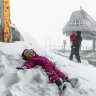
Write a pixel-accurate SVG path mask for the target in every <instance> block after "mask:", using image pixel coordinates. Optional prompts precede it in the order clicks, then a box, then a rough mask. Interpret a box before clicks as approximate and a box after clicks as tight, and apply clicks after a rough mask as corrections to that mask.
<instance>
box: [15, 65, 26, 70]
mask: <svg viewBox="0 0 96 96" xmlns="http://www.w3.org/2000/svg"><path fill="white" fill-rule="evenodd" d="M16 69H17V70H24V69H27V67H26V66H22V67H16Z"/></svg>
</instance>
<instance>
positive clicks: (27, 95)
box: [0, 29, 96, 96]
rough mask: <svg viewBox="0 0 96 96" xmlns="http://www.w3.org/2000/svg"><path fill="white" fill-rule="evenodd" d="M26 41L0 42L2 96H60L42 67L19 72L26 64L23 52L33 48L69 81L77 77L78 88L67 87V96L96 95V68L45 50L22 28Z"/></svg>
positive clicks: (0, 94) (0, 91)
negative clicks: (17, 68)
mask: <svg viewBox="0 0 96 96" xmlns="http://www.w3.org/2000/svg"><path fill="white" fill-rule="evenodd" d="M19 30H20V32H21V34H22V35H23V37H24V39H25V41H20V42H19V41H18V42H14V43H0V96H60V94H59V91H58V87H57V86H56V85H55V84H50V83H49V79H48V77H47V75H46V73H45V72H44V71H43V69H42V68H41V67H40V66H35V67H34V68H32V69H27V70H24V71H22V70H19V71H18V70H16V67H19V66H21V65H23V64H24V62H25V61H24V60H22V58H21V53H22V51H23V50H24V49H25V48H28V49H34V50H35V51H36V52H37V53H38V54H39V55H43V56H46V57H48V58H49V59H50V60H51V61H52V62H55V64H56V66H57V67H58V68H59V69H60V70H61V71H62V72H64V73H66V74H67V75H68V76H69V78H73V77H77V78H78V79H79V86H78V88H76V89H72V88H68V90H66V92H67V95H64V96H96V76H95V74H96V68H95V67H93V66H91V65H89V64H88V63H86V62H85V63H84V62H83V63H82V64H80V63H76V62H72V61H69V60H68V59H67V58H66V57H64V56H60V55H58V54H55V53H53V52H50V51H49V50H42V47H41V46H40V45H39V44H38V43H37V42H36V41H35V40H34V39H33V38H32V37H30V36H28V34H26V33H25V32H24V31H22V30H21V29H19Z"/></svg>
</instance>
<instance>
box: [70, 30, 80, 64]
mask: <svg viewBox="0 0 96 96" xmlns="http://www.w3.org/2000/svg"><path fill="white" fill-rule="evenodd" d="M81 41H82V37H81V31H76V32H75V39H74V40H73V41H72V46H71V54H70V57H69V59H70V60H73V55H75V56H76V59H77V61H78V63H81V59H80V55H79V49H80V45H81Z"/></svg>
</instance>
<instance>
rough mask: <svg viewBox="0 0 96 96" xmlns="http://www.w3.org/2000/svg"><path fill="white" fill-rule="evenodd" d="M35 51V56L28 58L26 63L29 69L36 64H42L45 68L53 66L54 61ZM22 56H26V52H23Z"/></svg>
mask: <svg viewBox="0 0 96 96" xmlns="http://www.w3.org/2000/svg"><path fill="white" fill-rule="evenodd" d="M25 50H26V49H25ZM33 52H34V53H35V57H33V58H32V59H31V60H28V61H27V62H26V63H25V64H24V65H25V66H26V67H27V68H28V69H30V68H32V67H34V66H35V65H39V66H42V68H43V69H46V68H50V67H52V65H53V63H52V62H51V61H50V60H48V59H47V58H46V57H45V56H39V55H37V54H36V52H35V51H33ZM22 56H23V57H24V53H22Z"/></svg>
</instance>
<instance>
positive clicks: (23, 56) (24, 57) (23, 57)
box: [22, 49, 38, 60]
mask: <svg viewBox="0 0 96 96" xmlns="http://www.w3.org/2000/svg"><path fill="white" fill-rule="evenodd" d="M25 50H27V49H24V51H25ZM30 50H33V49H30ZM24 51H23V52H22V59H24V60H28V59H27V58H26V56H25V55H24ZM33 53H34V54H35V57H36V56H38V54H37V53H36V52H35V51H34V50H33Z"/></svg>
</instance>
